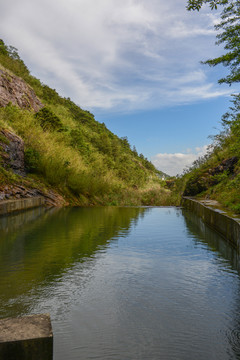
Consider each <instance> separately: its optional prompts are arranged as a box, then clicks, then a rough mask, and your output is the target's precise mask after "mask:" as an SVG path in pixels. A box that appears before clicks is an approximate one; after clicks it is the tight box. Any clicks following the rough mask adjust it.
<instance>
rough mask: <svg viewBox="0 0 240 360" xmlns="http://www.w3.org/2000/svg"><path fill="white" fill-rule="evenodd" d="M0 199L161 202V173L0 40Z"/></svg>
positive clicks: (165, 200)
mask: <svg viewBox="0 0 240 360" xmlns="http://www.w3.org/2000/svg"><path fill="white" fill-rule="evenodd" d="M0 160H1V161H0V200H5V199H10V198H19V197H24V196H35V195H37V194H38V195H39V194H43V195H44V196H46V198H47V199H48V201H49V203H51V204H54V205H61V204H74V205H76V204H77V205H165V204H166V205H167V204H169V201H170V200H169V193H170V192H169V190H166V189H164V187H163V185H164V181H163V180H162V178H164V177H165V176H166V175H165V174H164V173H162V172H161V171H158V170H157V169H156V168H155V167H154V165H153V164H152V163H151V162H150V161H148V160H147V159H146V158H145V157H144V156H143V155H142V154H138V153H137V151H136V149H135V147H133V149H131V147H130V144H129V142H128V139H127V138H126V137H123V138H119V137H117V136H116V135H115V134H113V133H112V132H111V131H109V130H108V129H107V128H106V126H105V124H104V123H99V122H98V121H96V120H95V119H94V115H93V114H91V113H90V112H89V111H86V110H83V109H81V108H80V107H79V106H77V105H76V104H75V103H74V102H72V101H71V99H70V98H63V97H61V96H60V95H59V94H58V93H57V92H56V91H55V90H53V89H51V88H50V87H48V86H47V85H45V84H42V83H41V81H40V80H38V79H36V78H35V77H34V76H32V75H31V74H30V72H29V70H28V68H27V67H26V65H25V64H24V62H23V60H22V59H20V57H19V55H18V52H17V50H16V49H15V48H13V47H11V46H7V45H6V44H5V43H4V42H3V41H2V40H0Z"/></svg>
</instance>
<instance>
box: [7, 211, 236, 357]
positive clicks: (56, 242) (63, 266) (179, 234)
mask: <svg viewBox="0 0 240 360" xmlns="http://www.w3.org/2000/svg"><path fill="white" fill-rule="evenodd" d="M0 235H1V236H0V317H1V318H4V317H12V316H13V317H14V316H21V315H28V314H38V313H50V315H51V319H52V325H53V332H54V360H81V359H84V360H88V359H99V360H108V359H109V360H110V359H111V360H145V359H149V360H161V359H163V360H193V359H194V360H211V359H214V360H225V359H226V360H227V359H228V360H230V359H240V278H239V262H238V256H237V254H236V252H235V250H234V249H233V248H232V247H231V246H230V245H228V244H227V242H226V241H224V240H223V239H222V238H221V237H219V236H218V235H217V234H216V233H215V232H213V231H212V230H211V229H209V228H208V227H206V226H205V225H204V224H203V223H202V221H201V220H200V219H199V218H197V217H196V216H194V215H193V214H191V213H189V212H188V211H186V210H184V209H181V208H174V207H165V208H164V207H163V208H161V207H149V208H148V207H146V208H144V207H139V208H134V207H129V208H118V207H105V208H64V209H48V210H46V209H44V208H38V209H34V210H31V211H27V212H24V213H21V214H18V215H11V216H8V217H4V218H3V217H2V218H0Z"/></svg>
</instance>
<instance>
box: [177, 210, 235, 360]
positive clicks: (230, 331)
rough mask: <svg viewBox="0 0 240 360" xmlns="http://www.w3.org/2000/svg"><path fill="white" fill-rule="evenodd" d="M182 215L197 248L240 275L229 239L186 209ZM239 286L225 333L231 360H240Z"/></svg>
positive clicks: (226, 269) (225, 269) (228, 269)
mask: <svg viewBox="0 0 240 360" xmlns="http://www.w3.org/2000/svg"><path fill="white" fill-rule="evenodd" d="M182 213H183V215H184V219H185V223H186V227H187V229H188V231H189V233H190V234H192V235H194V238H195V244H196V246H198V245H199V244H200V245H204V246H205V247H207V248H208V249H211V251H214V252H215V253H217V255H218V257H219V260H220V261H221V262H222V263H223V264H224V267H223V271H228V272H229V271H230V270H231V269H232V270H233V271H234V270H235V271H237V272H238V274H239V273H240V263H239V262H240V261H239V254H238V253H237V251H236V250H235V249H234V248H233V246H231V245H230V244H229V243H228V241H227V239H223V238H222V237H221V236H219V235H218V234H217V233H216V232H214V231H213V230H212V229H210V228H209V227H208V226H207V225H205V224H204V222H203V221H202V219H201V218H200V217H198V216H196V215H195V214H193V213H191V212H189V211H188V210H185V209H183V210H182ZM224 260H226V261H224ZM233 274H234V272H233ZM237 284H238V286H237V289H236V290H235V293H234V294H233V295H234V299H233V308H232V309H231V310H230V311H231V319H232V323H231V324H229V325H228V327H227V330H226V332H225V336H226V339H227V340H228V342H229V345H230V347H231V349H232V351H231V352H229V351H228V354H229V359H240V286H239V282H237ZM222 315H224V314H222ZM232 353H233V354H234V357H233V356H232Z"/></svg>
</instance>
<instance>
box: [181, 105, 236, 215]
mask: <svg viewBox="0 0 240 360" xmlns="http://www.w3.org/2000/svg"><path fill="white" fill-rule="evenodd" d="M235 110H237V112H236V113H235V115H234V118H233V119H232V121H230V122H228V124H226V125H227V126H226V127H225V131H224V132H222V133H221V134H219V135H217V136H216V137H215V142H214V144H213V145H212V146H211V147H210V148H209V151H208V154H206V155H205V156H204V157H202V158H200V159H198V160H197V161H196V162H195V163H194V164H193V165H192V167H191V168H190V169H189V171H187V172H186V173H185V174H184V175H183V176H182V177H181V178H180V179H178V180H177V181H176V190H175V191H177V192H179V191H180V190H181V191H182V193H183V195H185V196H196V197H200V198H207V199H214V200H217V201H218V202H219V203H220V204H222V206H223V207H226V208H228V209H229V210H231V211H233V212H235V213H240V136H239V135H240V116H239V109H235ZM225 116H226V115H225ZM225 116H224V117H225ZM227 116H229V113H228V114H227ZM224 117H223V118H224Z"/></svg>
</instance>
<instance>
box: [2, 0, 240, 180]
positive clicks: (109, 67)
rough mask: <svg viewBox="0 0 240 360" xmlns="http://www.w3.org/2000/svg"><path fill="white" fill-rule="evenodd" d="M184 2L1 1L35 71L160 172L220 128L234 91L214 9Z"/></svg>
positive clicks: (10, 31)
mask: <svg viewBox="0 0 240 360" xmlns="http://www.w3.org/2000/svg"><path fill="white" fill-rule="evenodd" d="M185 6H186V3H185V2H184V0H168V1H165V0H121V1H117V0H51V1H49V0H21V1H19V0H8V1H4V0H1V1H0V38H1V37H2V39H3V40H4V41H5V43H7V44H8V45H13V46H15V47H16V48H18V50H19V54H20V56H21V57H22V58H23V60H24V62H25V63H26V64H27V66H28V67H29V69H30V70H31V72H32V74H33V75H34V76H36V77H37V78H39V79H40V80H41V81H42V82H43V83H45V84H47V85H49V86H50V87H52V88H54V89H56V90H57V91H58V92H59V93H60V95H62V96H65V97H71V99H72V100H73V101H74V102H76V103H77V104H78V105H80V106H81V107H82V108H83V109H87V110H90V111H91V112H93V113H94V115H95V118H96V120H98V121H100V122H105V124H106V125H107V127H108V128H109V129H110V130H111V131H113V132H114V133H116V134H117V135H119V136H127V137H128V139H129V142H130V144H131V145H135V146H136V148H137V150H138V152H139V153H143V154H144V156H146V157H148V158H149V159H150V160H152V161H153V163H154V164H155V165H156V166H157V167H158V168H159V169H160V170H163V171H164V172H167V173H169V174H170V175H174V174H177V173H181V171H182V169H183V168H184V167H186V166H188V165H190V164H191V162H192V161H194V160H195V159H196V157H197V156H198V155H201V154H202V153H203V152H204V149H205V148H206V145H207V144H209V143H210V142H211V140H209V139H208V135H212V134H214V133H216V132H218V131H219V128H220V119H221V115H222V114H223V113H224V112H225V111H226V110H227V108H228V106H229V94H230V93H232V92H233V90H234V89H232V88H230V89H229V88H228V87H227V86H225V85H218V83H217V79H218V78H220V77H221V76H222V75H223V74H224V69H222V68H216V69H215V68H214V69H213V68H209V67H207V66H206V65H205V66H204V65H201V64H200V61H201V60H205V59H208V58H211V57H215V56H217V55H219V54H221V52H222V49H221V48H219V47H217V46H215V45H214V43H215V35H216V34H215V31H214V29H213V26H214V24H216V22H217V19H218V13H216V12H210V11H209V10H208V9H207V8H206V9H203V10H202V11H201V12H199V13H195V12H187V11H186V8H185Z"/></svg>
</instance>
